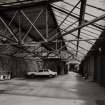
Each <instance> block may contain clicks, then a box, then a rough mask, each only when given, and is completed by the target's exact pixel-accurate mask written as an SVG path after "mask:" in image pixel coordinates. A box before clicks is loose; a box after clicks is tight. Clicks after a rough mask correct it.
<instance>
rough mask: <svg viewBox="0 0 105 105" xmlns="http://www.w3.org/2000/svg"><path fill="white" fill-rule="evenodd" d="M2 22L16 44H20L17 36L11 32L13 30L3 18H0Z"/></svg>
mask: <svg viewBox="0 0 105 105" xmlns="http://www.w3.org/2000/svg"><path fill="white" fill-rule="evenodd" d="M0 20H1V22H2V23H3V24H4V25H5V27H6V28H7V29H8V31H9V32H10V34H11V35H12V36H13V37H14V38H15V40H16V42H18V39H17V38H16V35H15V34H14V32H13V31H12V30H11V28H10V27H9V26H8V25H7V24H6V22H5V21H4V20H3V18H2V17H0Z"/></svg>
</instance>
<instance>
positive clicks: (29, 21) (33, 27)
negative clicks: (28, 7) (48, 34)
mask: <svg viewBox="0 0 105 105" xmlns="http://www.w3.org/2000/svg"><path fill="white" fill-rule="evenodd" d="M21 13H22V15H23V16H24V17H25V18H26V19H27V21H28V22H29V23H30V24H31V25H32V26H33V28H34V29H35V30H36V32H37V33H38V34H39V35H40V36H41V38H42V39H43V40H44V41H45V42H47V39H45V38H44V36H43V35H42V34H41V33H40V31H39V30H38V29H37V28H36V26H35V25H34V24H33V23H32V22H31V20H30V19H29V18H28V17H27V15H26V14H25V13H24V11H23V10H21Z"/></svg>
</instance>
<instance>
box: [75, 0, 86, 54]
mask: <svg viewBox="0 0 105 105" xmlns="http://www.w3.org/2000/svg"><path fill="white" fill-rule="evenodd" d="M86 2H87V0H81V7H80V17H79V26H80V25H82V24H83V23H84V16H85V9H86ZM80 33H81V29H79V30H78V36H77V39H78V41H77V52H76V55H77V54H78V46H79V38H80Z"/></svg>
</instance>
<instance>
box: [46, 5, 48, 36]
mask: <svg viewBox="0 0 105 105" xmlns="http://www.w3.org/2000/svg"><path fill="white" fill-rule="evenodd" d="M46 38H48V9H47V6H46Z"/></svg>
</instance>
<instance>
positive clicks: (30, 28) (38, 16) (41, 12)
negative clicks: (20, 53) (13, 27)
mask: <svg viewBox="0 0 105 105" xmlns="http://www.w3.org/2000/svg"><path fill="white" fill-rule="evenodd" d="M42 13H43V9H42V10H41V11H40V12H39V14H38V16H37V17H36V19H35V20H34V22H33V24H35V23H36V21H37V20H38V19H39V17H40V16H41V14H42ZM31 29H32V25H31V26H30V28H29V30H28V31H27V33H26V34H25V35H24V37H23V39H22V41H24V40H25V38H26V37H27V36H28V34H29V32H30V31H31Z"/></svg>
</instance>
